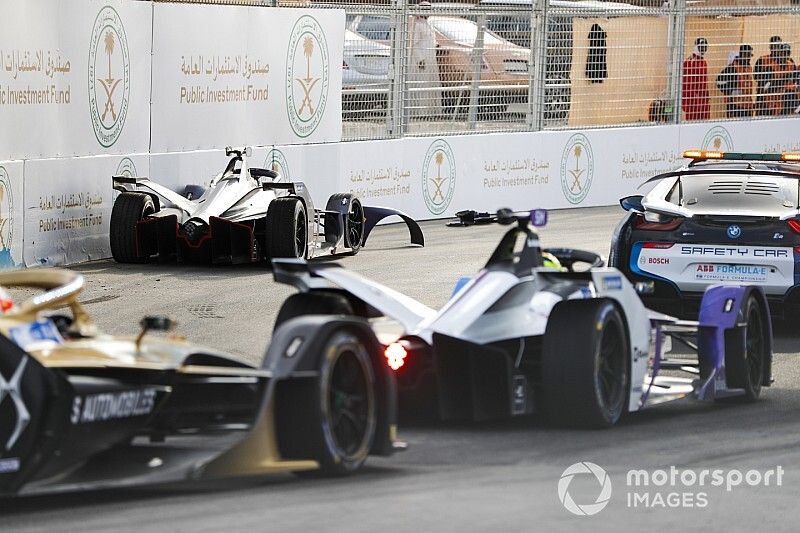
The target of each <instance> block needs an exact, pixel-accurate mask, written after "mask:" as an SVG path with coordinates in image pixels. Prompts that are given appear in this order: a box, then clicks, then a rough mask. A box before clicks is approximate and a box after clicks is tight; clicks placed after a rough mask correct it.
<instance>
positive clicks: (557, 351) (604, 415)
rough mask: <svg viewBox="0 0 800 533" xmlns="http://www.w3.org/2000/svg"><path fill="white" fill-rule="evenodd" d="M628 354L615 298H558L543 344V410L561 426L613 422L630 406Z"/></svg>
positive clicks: (597, 424) (607, 424) (609, 423)
mask: <svg viewBox="0 0 800 533" xmlns="http://www.w3.org/2000/svg"><path fill="white" fill-rule="evenodd" d="M629 357H630V349H629V346H628V338H627V334H626V329H625V324H624V321H623V318H622V316H621V314H620V312H619V310H618V309H617V307H616V306H615V305H614V303H613V302H611V301H610V300H606V299H590V300H567V301H562V302H560V303H558V304H557V305H556V306H555V308H554V309H553V311H552V312H551V313H550V318H549V320H548V322H547V329H546V330H545V334H544V340H543V346H542V386H541V407H542V412H543V414H544V415H545V416H546V417H547V419H548V420H549V421H550V422H552V423H554V424H557V425H562V426H572V427H585V428H604V427H610V426H613V425H614V424H616V423H617V421H619V419H620V417H621V416H622V414H623V412H624V411H625V406H626V405H627V400H628V384H629V382H630V379H629V364H628V363H629V361H628V359H629Z"/></svg>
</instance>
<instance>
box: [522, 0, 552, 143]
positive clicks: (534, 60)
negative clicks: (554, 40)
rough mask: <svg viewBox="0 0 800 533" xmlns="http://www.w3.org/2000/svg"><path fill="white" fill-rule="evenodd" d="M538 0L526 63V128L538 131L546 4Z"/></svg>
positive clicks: (540, 123)
mask: <svg viewBox="0 0 800 533" xmlns="http://www.w3.org/2000/svg"><path fill="white" fill-rule="evenodd" d="M549 3H550V0H538V1H536V2H534V3H533V4H532V9H531V61H530V62H529V63H528V80H529V83H528V117H527V122H528V129H529V130H531V131H539V130H541V129H542V124H543V122H544V120H543V118H544V83H545V64H546V62H547V6H548V5H549Z"/></svg>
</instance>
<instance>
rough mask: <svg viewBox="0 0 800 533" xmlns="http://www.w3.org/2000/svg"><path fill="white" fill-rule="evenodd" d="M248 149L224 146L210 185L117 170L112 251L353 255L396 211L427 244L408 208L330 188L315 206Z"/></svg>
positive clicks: (124, 256)
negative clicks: (222, 162)
mask: <svg viewBox="0 0 800 533" xmlns="http://www.w3.org/2000/svg"><path fill="white" fill-rule="evenodd" d="M251 154H252V150H251V149H250V148H246V149H232V148H227V149H226V150H225V155H226V156H228V157H230V160H229V162H228V164H227V166H226V167H225V169H224V170H223V171H222V172H221V173H220V174H218V175H217V176H215V177H214V178H213V179H212V180H211V182H210V184H209V186H208V187H205V188H204V187H201V186H199V185H188V186H186V188H185V190H184V191H183V194H179V193H177V192H175V191H173V190H171V189H169V188H168V187H164V186H163V185H159V184H157V183H154V182H152V181H150V180H149V179H148V178H140V177H127V176H114V177H113V187H114V189H116V190H118V191H119V192H120V193H121V194H120V195H119V196H118V197H117V199H116V201H115V202H114V208H113V210H112V212H111V229H110V235H109V237H110V241H111V242H110V244H111V254H112V256H113V257H114V259H115V260H116V261H118V262H120V263H136V262H143V261H148V260H149V259H151V258H153V257H157V258H158V259H159V260H160V261H170V260H176V259H177V260H180V261H188V262H206V263H208V262H211V263H228V264H236V263H249V262H258V261H262V260H268V259H269V258H271V257H300V258H307V259H311V258H314V257H319V256H324V255H339V254H349V255H353V254H356V253H358V251H359V250H360V249H361V247H362V246H363V245H364V243H365V242H366V240H367V237H369V234H370V232H371V231H372V229H373V228H374V227H375V225H376V224H377V223H378V222H380V221H381V220H383V219H384V218H386V217H390V216H393V215H396V216H399V217H400V218H401V219H402V220H403V221H404V222H405V223H406V224H407V225H408V229H409V232H410V234H411V242H412V243H413V244H417V245H420V246H422V245H424V237H423V235H422V230H421V229H420V227H419V225H418V224H417V223H416V222H415V221H414V220H413V219H412V218H411V217H409V216H407V215H406V214H404V213H402V212H400V211H396V210H394V209H388V208H383V207H369V206H365V205H362V203H361V200H359V199H358V198H357V197H356V196H354V195H352V194H347V193H337V194H333V195H332V196H331V197H330V199H329V200H328V203H327V205H326V207H325V209H316V208H315V207H314V203H313V202H312V200H311V195H310V194H309V191H308V189H307V188H306V186H305V185H304V184H303V183H302V182H299V181H296V182H284V181H282V180H281V176H280V175H279V174H278V173H277V172H274V171H272V170H269V169H265V168H255V167H251V166H250V165H249V162H248V157H250V156H251Z"/></svg>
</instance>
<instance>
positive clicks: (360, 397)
mask: <svg viewBox="0 0 800 533" xmlns="http://www.w3.org/2000/svg"><path fill="white" fill-rule="evenodd" d="M358 349H360V347H358V346H345V347H343V348H342V349H340V352H339V354H338V357H337V358H336V361H335V362H334V364H333V368H332V370H331V373H330V385H329V389H328V398H327V400H328V409H327V416H328V427H329V429H330V436H331V438H332V440H333V444H334V446H335V448H336V449H337V450H338V451H339V453H340V454H341V455H342V456H343V457H345V458H350V457H353V456H356V455H359V453H360V452H362V451H363V450H364V449H365V448H366V446H367V445H368V444H369V443H368V441H369V439H370V435H371V433H372V432H373V430H374V403H373V391H372V388H371V383H370V380H369V379H368V377H367V369H366V368H364V365H363V362H362V360H361V359H360V358H359V356H358V355H357V354H356V350H358Z"/></svg>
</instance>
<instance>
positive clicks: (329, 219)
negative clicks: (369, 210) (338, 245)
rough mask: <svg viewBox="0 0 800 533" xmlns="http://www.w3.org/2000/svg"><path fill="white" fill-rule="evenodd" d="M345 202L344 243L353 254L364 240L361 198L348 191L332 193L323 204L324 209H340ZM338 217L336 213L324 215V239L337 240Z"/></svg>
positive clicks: (330, 241) (331, 241) (328, 240)
mask: <svg viewBox="0 0 800 533" xmlns="http://www.w3.org/2000/svg"><path fill="white" fill-rule="evenodd" d="M344 203H347V206H348V209H347V214H346V215H345V216H344V217H343V218H344V228H342V232H343V233H344V245H345V246H347V247H348V248H351V250H352V251H351V252H350V253H351V254H353V255H355V254H357V253H358V251H359V250H360V249H361V245H362V244H363V241H364V223H365V221H366V220H365V217H364V207H363V206H362V205H361V200H359V199H358V198H356V197H355V196H354V195H352V194H349V193H336V194H332V195H331V197H330V198H329V199H328V203H327V204H326V206H325V210H326V211H341V208H342V205H344ZM338 228H339V223H338V217H337V216H336V215H326V217H325V241H326V242H328V243H331V244H333V243H335V242H337V241H338V240H339V233H338V232H337V231H336V230H337V229H338Z"/></svg>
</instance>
